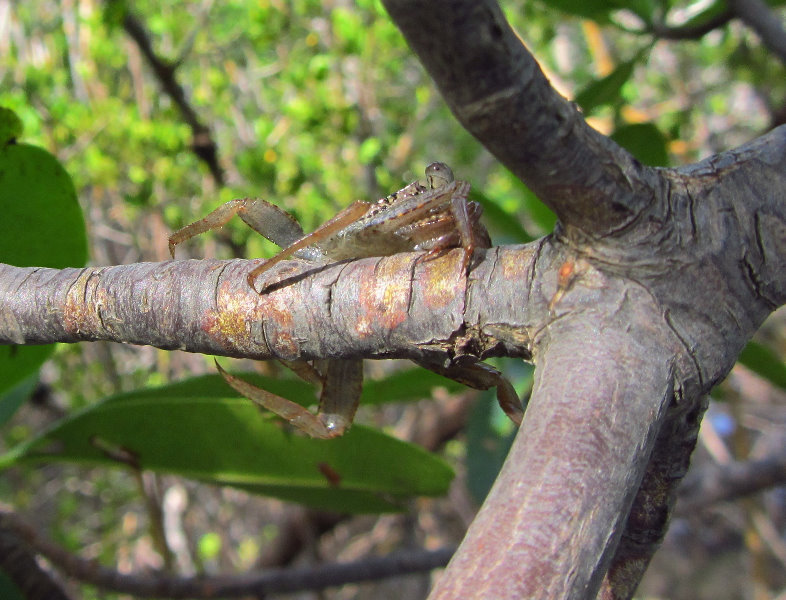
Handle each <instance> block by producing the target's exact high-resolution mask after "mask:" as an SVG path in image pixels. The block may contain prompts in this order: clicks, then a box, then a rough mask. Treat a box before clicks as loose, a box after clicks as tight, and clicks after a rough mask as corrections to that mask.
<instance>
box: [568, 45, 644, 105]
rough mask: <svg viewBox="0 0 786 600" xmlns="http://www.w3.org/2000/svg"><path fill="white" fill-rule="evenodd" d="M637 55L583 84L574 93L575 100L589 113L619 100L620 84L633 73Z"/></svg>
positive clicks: (623, 83)
mask: <svg viewBox="0 0 786 600" xmlns="http://www.w3.org/2000/svg"><path fill="white" fill-rule="evenodd" d="M637 62H638V57H636V58H634V59H633V60H628V61H625V62H623V63H620V65H619V66H617V68H616V69H614V70H613V71H612V72H611V73H609V74H608V75H606V76H605V77H602V78H601V79H597V80H595V81H593V82H592V83H590V84H589V85H587V86H585V87H584V89H583V90H581V91H580V92H578V93H577V94H576V98H575V102H576V104H578V105H579V106H580V107H581V109H582V110H583V111H584V114H585V115H589V114H591V113H592V111H593V110H595V109H596V108H598V107H599V106H603V105H605V104H615V103H617V102H618V101H619V100H620V90H621V89H622V86H623V85H625V83H626V82H627V81H628V79H630V77H631V75H633V68H634V67H635V66H636V63H637Z"/></svg>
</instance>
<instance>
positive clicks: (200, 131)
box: [123, 12, 224, 186]
mask: <svg viewBox="0 0 786 600" xmlns="http://www.w3.org/2000/svg"><path fill="white" fill-rule="evenodd" d="M123 29H125V31H126V33H127V34H128V35H129V37H130V38H131V39H133V40H134V42H136V44H137V46H139V50H140V52H141V53H142V55H143V56H144V57H145V60H147V62H148V64H149V65H150V67H151V68H152V69H153V73H154V74H155V76H156V79H158V82H159V84H160V85H161V88H162V89H163V90H164V93H166V94H167V95H168V96H169V97H170V98H171V99H172V101H173V102H174V103H175V105H176V106H177V107H178V108H179V109H180V113H181V114H182V115H183V120H184V121H185V122H186V123H188V125H189V126H190V127H191V131H192V135H193V141H192V146H191V147H192V149H193V150H194V153H195V154H196V155H197V156H198V157H199V158H200V160H202V161H203V162H204V163H205V164H206V165H207V168H208V169H210V173H211V174H212V176H213V179H214V180H215V181H216V184H218V185H219V186H221V185H223V184H224V170H223V169H222V168H221V165H220V164H219V160H218V153H217V145H216V143H215V141H214V140H213V137H212V134H211V132H210V128H209V127H208V126H207V125H205V124H204V123H202V122H201V121H200V120H199V116H198V115H197V114H196V111H195V110H194V108H193V107H192V106H191V105H190V104H189V102H188V100H187V99H186V94H185V91H184V90H183V87H182V86H181V85H180V84H179V83H178V82H177V79H176V77H175V70H176V67H177V63H170V62H167V61H164V60H163V59H162V58H160V57H159V56H158V55H157V54H156V53H155V51H154V50H153V44H152V42H151V41H150V35H149V34H148V32H147V30H146V29H145V27H144V25H143V24H142V23H141V22H140V21H139V20H138V19H137V18H136V17H134V16H133V15H132V14H131V13H129V12H126V13H125V15H124V16H123Z"/></svg>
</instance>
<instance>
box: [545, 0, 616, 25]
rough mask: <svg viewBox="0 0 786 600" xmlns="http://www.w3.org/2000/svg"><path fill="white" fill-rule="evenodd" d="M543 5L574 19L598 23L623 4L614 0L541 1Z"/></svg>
mask: <svg viewBox="0 0 786 600" xmlns="http://www.w3.org/2000/svg"><path fill="white" fill-rule="evenodd" d="M543 3H544V4H546V5H547V6H550V7H552V8H556V9H558V10H561V11H562V12H566V13H568V14H571V15H574V16H576V17H583V18H586V19H594V20H600V21H605V20H608V19H607V17H608V13H609V12H611V11H613V10H617V9H619V8H621V5H622V4H624V3H622V2H618V1H616V0H543Z"/></svg>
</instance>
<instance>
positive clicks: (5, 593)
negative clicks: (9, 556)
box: [0, 571, 25, 600]
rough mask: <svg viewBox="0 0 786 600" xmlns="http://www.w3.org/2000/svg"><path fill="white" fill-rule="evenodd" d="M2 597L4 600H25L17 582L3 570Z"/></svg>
mask: <svg viewBox="0 0 786 600" xmlns="http://www.w3.org/2000/svg"><path fill="white" fill-rule="evenodd" d="M0 598H2V599H3V600H25V597H24V595H22V592H21V591H19V588H18V587H17V586H16V584H15V583H14V582H13V581H11V579H10V578H9V577H8V575H6V574H5V573H3V572H2V571H0Z"/></svg>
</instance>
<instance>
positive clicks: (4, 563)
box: [0, 513, 70, 600]
mask: <svg viewBox="0 0 786 600" xmlns="http://www.w3.org/2000/svg"><path fill="white" fill-rule="evenodd" d="M0 574H4V575H6V576H7V577H8V578H9V579H10V580H11V581H13V582H14V584H15V585H16V587H17V588H19V591H20V592H22V594H24V597H25V598H26V599H27V600H70V599H69V597H68V596H67V595H66V593H65V592H64V591H63V590H62V589H61V588H60V586H59V585H58V583H57V582H55V581H54V580H53V579H52V577H51V575H50V574H49V573H47V572H46V571H45V570H43V569H42V568H41V566H40V565H39V564H38V562H37V561H36V558H35V556H34V555H33V553H32V552H31V551H30V549H29V548H28V547H27V546H26V544H25V543H24V542H23V541H21V540H20V539H19V536H18V535H17V533H16V531H15V530H14V528H13V527H9V526H8V524H7V522H6V521H5V519H4V518H3V516H2V514H1V513H0Z"/></svg>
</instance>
